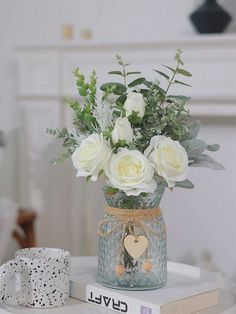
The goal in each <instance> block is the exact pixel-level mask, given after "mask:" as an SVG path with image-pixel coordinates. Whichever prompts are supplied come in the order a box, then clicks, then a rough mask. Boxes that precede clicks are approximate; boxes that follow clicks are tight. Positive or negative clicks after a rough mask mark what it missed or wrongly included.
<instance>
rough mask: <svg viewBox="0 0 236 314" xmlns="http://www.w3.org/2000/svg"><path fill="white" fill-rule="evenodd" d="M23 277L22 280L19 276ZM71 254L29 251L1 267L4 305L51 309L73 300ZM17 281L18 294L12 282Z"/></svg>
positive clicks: (39, 250)
mask: <svg viewBox="0 0 236 314" xmlns="http://www.w3.org/2000/svg"><path fill="white" fill-rule="evenodd" d="M16 274H19V276H16ZM69 274H70V253H69V252H67V251H64V250H60V249H53V248H28V249H23V250H20V251H18V252H16V258H15V259H14V260H11V261H9V262H7V263H5V264H3V265H2V266H1V267H0V302H1V303H4V304H8V305H24V306H27V307H36V308H50V307H57V306H61V305H64V304H65V303H67V301H68V299H69ZM13 278H16V287H17V289H16V292H14V293H12V292H10V291H9V288H8V286H9V282H10V280H12V279H13Z"/></svg>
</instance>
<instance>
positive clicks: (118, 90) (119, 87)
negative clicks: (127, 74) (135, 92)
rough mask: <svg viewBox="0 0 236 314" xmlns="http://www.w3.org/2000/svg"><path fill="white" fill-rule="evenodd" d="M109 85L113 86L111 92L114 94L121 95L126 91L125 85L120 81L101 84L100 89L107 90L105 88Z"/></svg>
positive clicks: (109, 86)
mask: <svg viewBox="0 0 236 314" xmlns="http://www.w3.org/2000/svg"><path fill="white" fill-rule="evenodd" d="M111 87H114V89H113V93H114V94H115V95H122V94H124V93H125V92H126V87H125V85H123V84H121V83H113V82H109V83H105V84H102V85H101V87H100V89H101V90H102V91H104V92H105V91H106V90H107V88H111Z"/></svg>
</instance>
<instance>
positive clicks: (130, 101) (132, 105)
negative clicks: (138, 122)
mask: <svg viewBox="0 0 236 314" xmlns="http://www.w3.org/2000/svg"><path fill="white" fill-rule="evenodd" d="M145 106H146V104H145V101H144V99H143V95H142V94H140V93H134V92H130V93H128V95H127V99H126V101H125V103H124V109H125V111H126V117H129V116H130V115H132V112H133V111H136V112H137V113H138V116H139V117H140V118H143V116H144V113H145Z"/></svg>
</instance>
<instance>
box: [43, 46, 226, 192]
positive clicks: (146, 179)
mask: <svg viewBox="0 0 236 314" xmlns="http://www.w3.org/2000/svg"><path fill="white" fill-rule="evenodd" d="M175 60H176V67H175V68H172V67H170V66H165V68H167V70H168V71H169V72H170V75H167V74H165V73H163V72H161V71H158V70H154V71H156V72H157V74H158V75H161V76H162V77H164V78H165V79H166V81H167V84H166V88H165V89H163V88H162V87H161V86H160V84H159V82H158V81H154V82H152V81H149V80H147V79H146V78H144V77H139V78H137V79H135V80H132V81H131V82H128V79H129V78H130V77H131V76H133V75H140V72H137V71H135V72H131V71H128V70H127V68H128V66H129V64H125V63H124V62H123V61H122V59H121V57H120V56H117V61H118V64H119V65H120V66H121V70H120V71H111V72H109V74H111V75H117V77H120V78H121V79H122V80H123V82H122V83H120V82H108V83H105V84H103V85H102V86H101V87H100V90H101V97H100V98H98V96H97V87H96V83H97V79H96V73H95V71H94V72H93V73H92V74H91V77H90V82H88V83H87V82H85V78H84V75H83V74H81V73H80V72H79V69H76V70H75V71H74V75H75V78H76V85H77V88H78V92H79V95H80V98H79V99H78V100H70V99H67V101H68V104H69V106H70V107H71V108H72V109H73V111H74V120H73V129H72V130H67V129H65V128H64V129H62V130H58V129H57V130H48V132H49V133H51V134H53V135H56V136H57V137H58V138H63V140H64V143H63V145H64V147H65V148H66V152H65V154H63V155H62V156H61V158H58V159H56V160H55V162H60V161H63V160H64V159H65V158H68V157H70V156H71V157H72V161H73V165H74V167H75V168H76V169H77V176H78V177H81V176H82V177H86V178H87V179H88V180H89V179H91V180H92V181H96V180H97V179H98V178H99V177H100V176H105V178H106V181H107V185H108V186H107V192H109V193H116V192H118V191H123V192H124V193H125V194H126V196H138V195H139V194H141V193H153V192H154V191H155V190H156V189H157V187H158V186H160V185H161V186H165V187H168V188H171V189H172V188H174V187H182V188H193V184H192V183H191V182H190V181H189V180H188V179H187V177H188V169H189V167H197V166H200V167H209V168H212V169H223V166H222V165H221V164H219V163H218V162H216V161H215V160H214V159H213V158H212V157H210V156H209V155H207V154H205V153H204V151H206V150H208V151H217V150H218V149H219V145H218V144H214V145H208V144H206V142H205V141H203V140H201V139H197V135H198V132H199V129H200V122H199V121H198V120H195V119H193V118H192V117H191V115H190V113H189V111H188V110H187V109H186V108H185V104H186V102H187V101H188V100H189V98H188V97H185V96H180V95H170V94H169V90H170V88H171V86H172V85H176V84H181V85H186V86H189V85H188V84H186V83H184V82H182V81H180V80H179V79H178V80H177V78H178V76H184V77H190V76H191V73H190V72H189V71H187V70H185V69H184V68H183V61H182V60H181V51H177V53H176V56H175Z"/></svg>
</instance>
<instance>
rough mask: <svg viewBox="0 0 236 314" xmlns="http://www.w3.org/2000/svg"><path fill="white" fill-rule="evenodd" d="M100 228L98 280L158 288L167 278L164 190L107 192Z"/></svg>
mask: <svg viewBox="0 0 236 314" xmlns="http://www.w3.org/2000/svg"><path fill="white" fill-rule="evenodd" d="M104 192H105V197H106V200H107V203H108V209H107V210H106V213H105V215H104V217H103V218H102V220H101V222H100V224H99V227H98V231H99V246H98V269H97V280H98V282H99V283H101V284H102V285H104V286H107V287H110V288H115V289H123V290H149V289H157V288H160V287H162V286H164V285H165V284H166V280H167V246H166V228H165V223H164V220H163V218H162V214H161V211H160V208H159V204H160V201H161V198H162V195H163V192H164V187H162V186H160V187H158V189H157V190H156V191H155V192H154V193H152V194H140V195H139V196H126V194H125V193H124V192H121V191H119V192H117V193H115V194H111V193H107V192H106V188H104Z"/></svg>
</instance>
